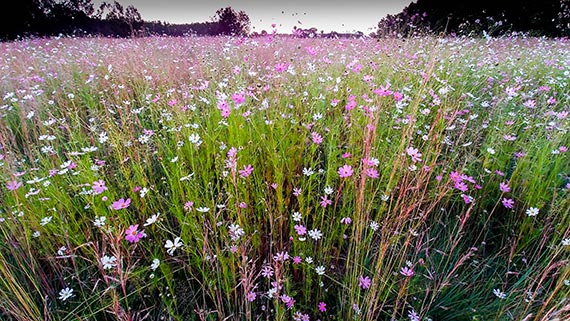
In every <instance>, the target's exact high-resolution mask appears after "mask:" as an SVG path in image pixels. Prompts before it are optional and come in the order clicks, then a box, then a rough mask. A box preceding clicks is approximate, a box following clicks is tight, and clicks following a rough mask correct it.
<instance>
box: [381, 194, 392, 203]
mask: <svg viewBox="0 0 570 321" xmlns="http://www.w3.org/2000/svg"><path fill="white" fill-rule="evenodd" d="M389 199H390V196H388V195H386V194H384V195H382V196H380V200H382V202H387V201H388V200H389Z"/></svg>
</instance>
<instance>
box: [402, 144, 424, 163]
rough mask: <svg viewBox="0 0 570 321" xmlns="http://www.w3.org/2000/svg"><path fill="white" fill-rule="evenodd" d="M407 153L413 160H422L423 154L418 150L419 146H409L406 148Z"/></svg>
mask: <svg viewBox="0 0 570 321" xmlns="http://www.w3.org/2000/svg"><path fill="white" fill-rule="evenodd" d="M406 153H407V154H408V155H409V156H410V157H411V158H412V162H414V163H415V162H421V161H422V159H421V158H420V157H422V154H421V153H420V152H419V151H418V149H417V148H413V147H408V148H406Z"/></svg>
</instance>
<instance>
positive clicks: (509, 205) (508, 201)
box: [502, 197, 515, 208]
mask: <svg viewBox="0 0 570 321" xmlns="http://www.w3.org/2000/svg"><path fill="white" fill-rule="evenodd" d="M502 202H503V206H504V207H506V208H513V205H514V204H515V201H513V200H512V199H510V198H504V197H503V200H502Z"/></svg>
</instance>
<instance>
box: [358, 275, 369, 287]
mask: <svg viewBox="0 0 570 321" xmlns="http://www.w3.org/2000/svg"><path fill="white" fill-rule="evenodd" d="M371 284H372V281H371V280H370V277H368V276H363V275H361V276H360V277H359V278H358V285H359V286H360V287H361V288H362V289H364V290H366V289H368V288H370V285H371Z"/></svg>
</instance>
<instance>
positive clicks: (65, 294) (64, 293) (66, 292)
mask: <svg viewBox="0 0 570 321" xmlns="http://www.w3.org/2000/svg"><path fill="white" fill-rule="evenodd" d="M72 296H73V289H70V288H68V287H67V288H65V289H61V291H59V299H60V300H62V301H65V300H67V299H69V298H71V297H72Z"/></svg>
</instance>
